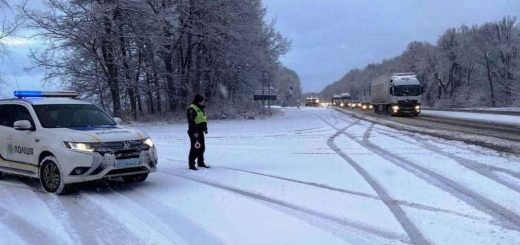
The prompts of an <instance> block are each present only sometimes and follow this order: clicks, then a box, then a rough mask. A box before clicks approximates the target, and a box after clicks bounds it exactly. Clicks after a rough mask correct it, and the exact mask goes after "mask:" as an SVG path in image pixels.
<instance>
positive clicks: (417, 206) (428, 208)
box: [213, 166, 485, 221]
mask: <svg viewBox="0 0 520 245" xmlns="http://www.w3.org/2000/svg"><path fill="white" fill-rule="evenodd" d="M213 167H214V168H220V169H227V170H232V171H237V172H243V173H249V174H253V175H258V176H264V177H269V178H273V179H279V180H283V181H288V182H292V183H297V184H302V185H308V186H312V187H315V188H320V189H325V190H330V191H336V192H340V193H344V194H349V195H355V196H360V197H365V198H369V199H374V200H381V198H380V197H378V196H376V195H371V194H368V193H364V192H357V191H351V190H347V189H342V188H337V187H333V186H329V185H325V184H320V183H314V182H308V181H302V180H296V179H290V178H286V177H280V176H276V175H270V174H264V173H258V172H254V171H249V170H242V169H237V168H230V167H221V166H213ZM390 201H391V202H394V203H395V204H399V205H403V206H407V207H411V208H415V209H421V210H425V211H431V212H439V213H445V214H450V215H456V216H460V217H464V218H469V219H473V220H477V221H485V219H484V218H482V217H477V216H474V215H469V214H464V213H460V212H457V211H452V210H447V209H442V208H437V207H433V206H429V205H424V204H420V203H414V202H409V201H404V200H397V199H391V200H390Z"/></svg>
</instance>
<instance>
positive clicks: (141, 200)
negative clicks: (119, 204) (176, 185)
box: [113, 186, 224, 245]
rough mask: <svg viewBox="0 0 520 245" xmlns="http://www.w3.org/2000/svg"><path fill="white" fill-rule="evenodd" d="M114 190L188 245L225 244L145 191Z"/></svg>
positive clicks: (119, 188) (124, 188)
mask: <svg viewBox="0 0 520 245" xmlns="http://www.w3.org/2000/svg"><path fill="white" fill-rule="evenodd" d="M113 190H114V191H115V192H116V193H117V194H118V195H121V196H122V197H124V198H125V199H126V200H128V201H130V202H133V203H134V204H135V205H138V206H140V207H142V208H143V209H145V210H146V211H147V212H149V213H150V214H151V215H153V216H154V217H155V218H156V219H158V220H160V222H161V223H164V224H165V225H166V226H168V228H170V229H172V230H173V231H174V232H175V233H176V234H177V235H178V236H180V237H181V238H182V239H183V240H184V241H186V243H187V244H215V245H221V244H224V243H222V242H221V241H220V240H219V239H218V238H217V237H215V236H214V235H213V234H211V233H209V232H207V231H205V230H204V229H202V227H201V226H199V225H198V224H196V223H195V222H194V221H193V220H191V219H189V218H187V217H185V216H184V215H181V214H179V213H178V212H177V211H175V210H174V209H173V208H171V207H169V206H168V205H165V204H163V203H162V202H160V201H158V200H157V199H155V198H153V197H152V196H150V195H149V194H146V193H145V192H143V191H140V190H138V189H134V188H132V187H131V186H126V187H117V188H114V189H113ZM194 234H195V235H194Z"/></svg>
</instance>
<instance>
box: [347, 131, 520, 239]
mask: <svg viewBox="0 0 520 245" xmlns="http://www.w3.org/2000/svg"><path fill="white" fill-rule="evenodd" d="M373 127H374V124H371V126H369V127H368V130H367V131H366V132H365V135H364V136H363V140H359V139H357V138H356V137H355V136H352V135H350V134H348V133H346V132H344V134H345V135H346V136H347V137H349V138H351V139H352V140H354V141H355V142H357V143H358V144H360V145H362V146H363V147H365V148H367V149H369V150H370V151H372V152H374V153H375V154H377V155H379V156H381V157H383V158H385V159H386V160H388V161H390V162H391V163H393V164H394V165H396V166H398V167H401V168H402V169H404V170H406V171H408V172H410V173H412V174H414V175H415V176H417V177H419V178H421V179H424V180H426V181H427V182H429V183H431V184H433V185H434V186H437V187H439V188H441V189H442V190H444V191H446V192H448V193H451V194H452V195H454V196H455V197H457V198H459V199H460V200H462V201H464V202H466V203H467V204H468V205H470V206H473V207H475V208H477V209H478V210H480V211H482V212H484V213H487V214H489V215H490V216H492V217H494V218H495V219H497V220H499V221H501V222H502V225H503V227H504V228H508V229H513V230H520V216H519V215H518V214H517V213H515V212H513V211H511V210H509V209H507V208H505V207H504V206H502V205H500V204H498V203H496V202H494V201H492V200H490V199H488V198H486V197H484V196H482V195H480V194H478V193H476V192H474V191H472V190H470V189H468V188H466V187H464V186H462V185H460V184H459V183H457V182H455V181H453V180H451V179H449V178H447V177H445V176H443V175H441V174H438V173H436V172H434V171H432V170H430V169H427V168H425V167H422V166H420V165H418V164H416V163H414V162H411V161H409V160H407V159H405V158H403V157H401V156H398V155H396V154H394V153H391V152H389V151H387V150H385V149H383V148H381V147H379V146H377V145H375V144H373V143H371V142H370V141H369V136H370V132H371V131H372V128H373Z"/></svg>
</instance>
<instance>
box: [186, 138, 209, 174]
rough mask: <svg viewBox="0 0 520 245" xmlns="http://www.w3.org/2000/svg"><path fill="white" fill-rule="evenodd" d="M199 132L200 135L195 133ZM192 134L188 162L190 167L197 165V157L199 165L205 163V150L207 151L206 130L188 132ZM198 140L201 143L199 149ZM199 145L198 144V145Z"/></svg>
mask: <svg viewBox="0 0 520 245" xmlns="http://www.w3.org/2000/svg"><path fill="white" fill-rule="evenodd" d="M196 133H198V137H195V134H196ZM188 135H189V136H190V143H191V144H190V145H191V148H190V155H189V157H188V163H189V166H190V167H195V159H197V164H198V165H204V164H205V163H204V151H206V142H204V132H188ZM197 142H198V143H199V144H200V146H199V148H198V149H197V147H196V145H197ZM197 146H198V145H197Z"/></svg>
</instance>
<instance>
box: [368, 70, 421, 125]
mask: <svg viewBox="0 0 520 245" xmlns="http://www.w3.org/2000/svg"><path fill="white" fill-rule="evenodd" d="M370 90H371V103H372V105H373V107H374V111H375V113H378V114H380V113H389V114H390V115H392V116H395V115H410V116H418V115H419V114H420V113H421V104H420V99H421V94H422V90H423V89H422V86H421V83H420V82H419V80H417V77H416V75H415V73H393V74H387V75H383V76H380V77H377V78H376V79H374V80H373V81H372V83H371V85H370Z"/></svg>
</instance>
